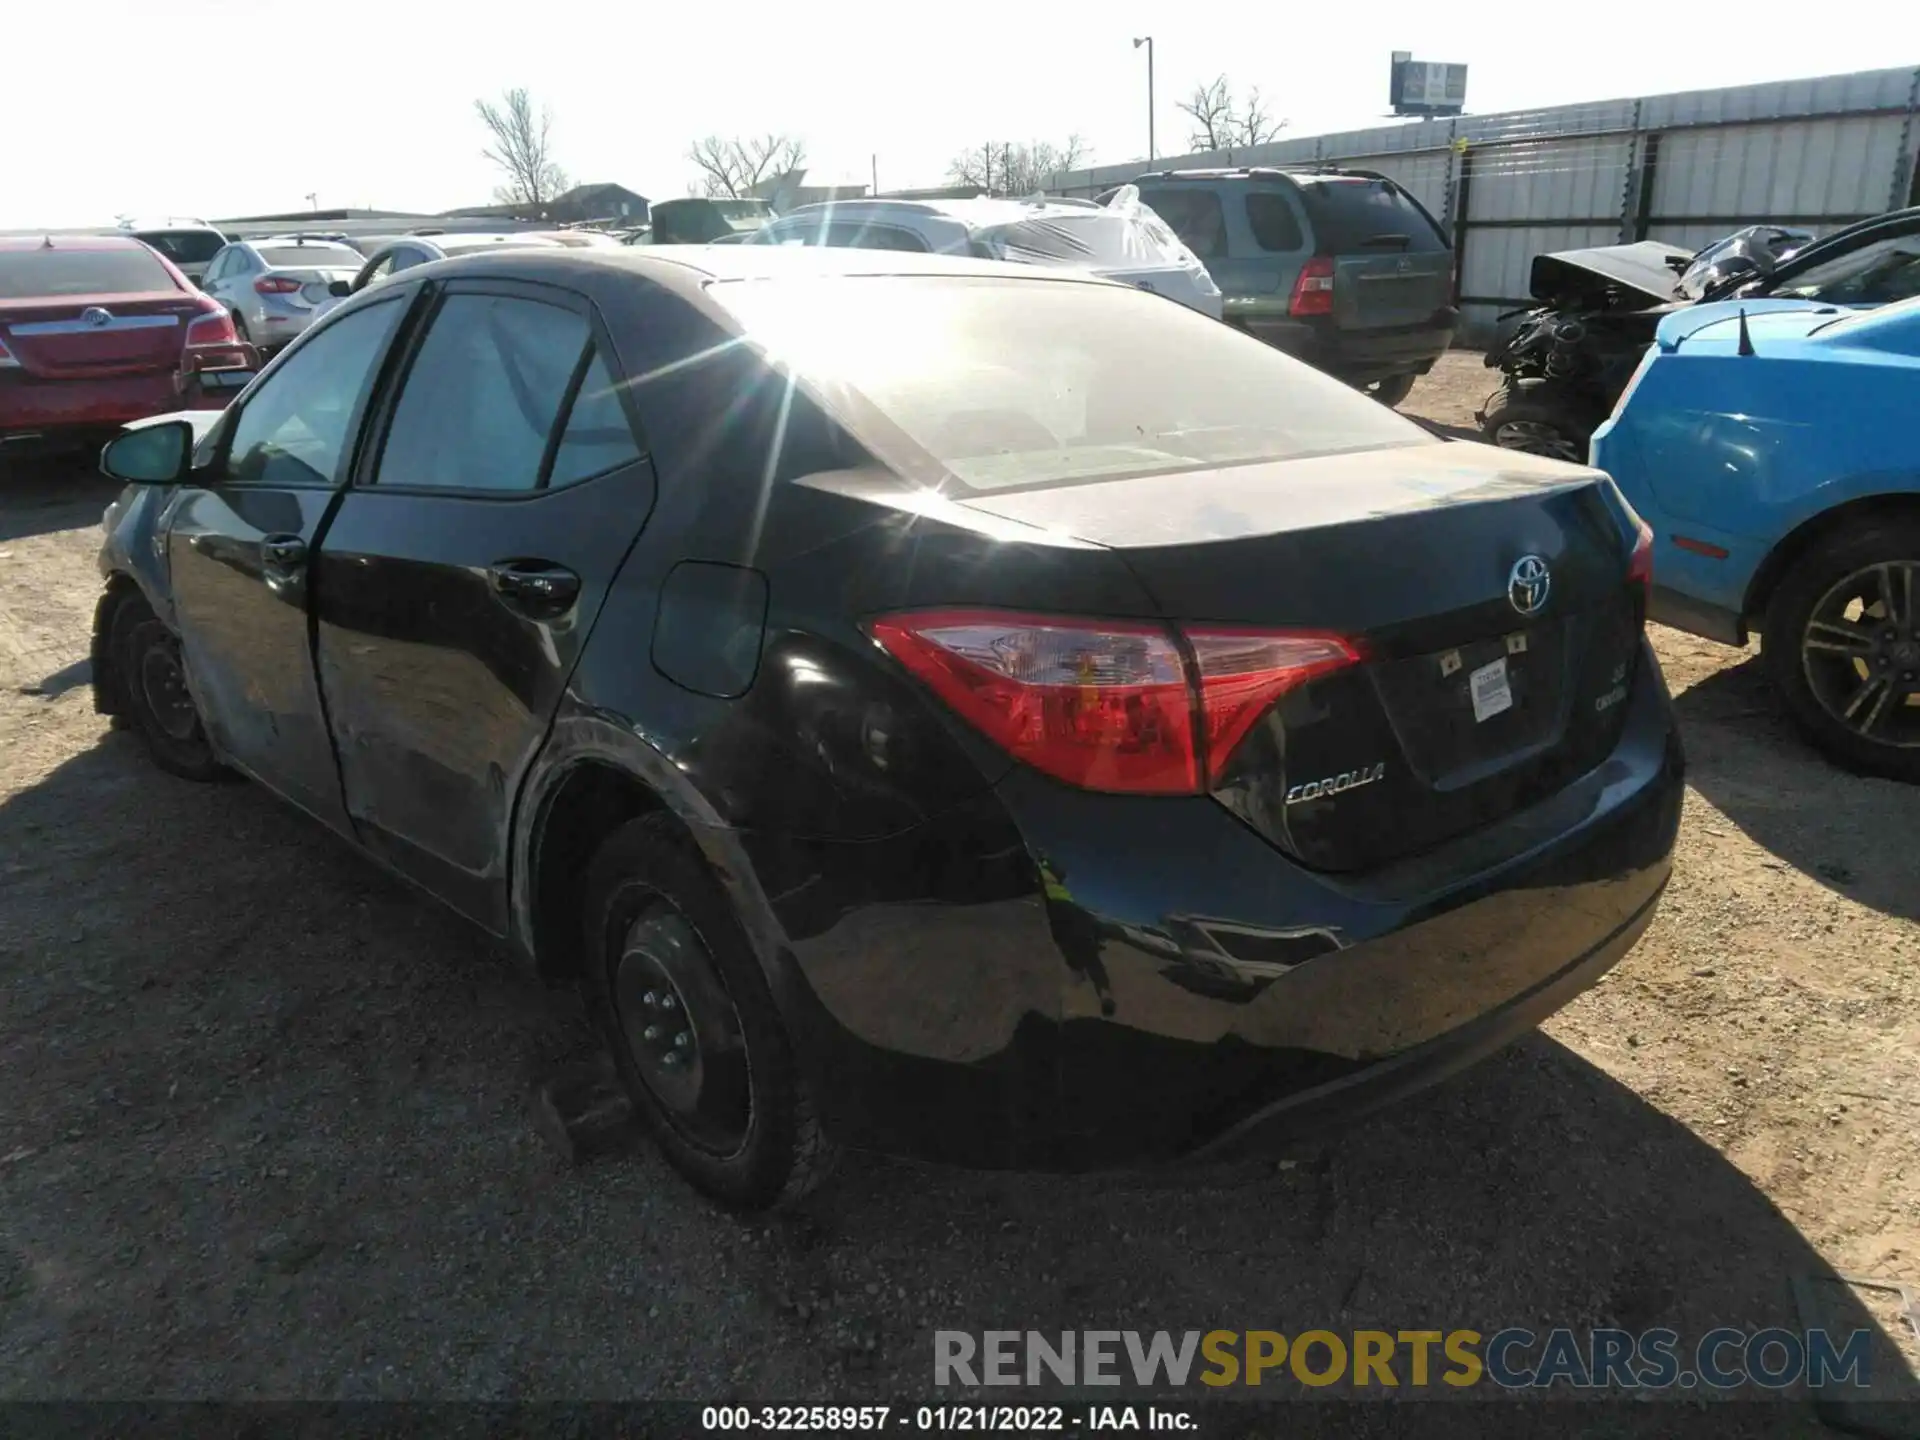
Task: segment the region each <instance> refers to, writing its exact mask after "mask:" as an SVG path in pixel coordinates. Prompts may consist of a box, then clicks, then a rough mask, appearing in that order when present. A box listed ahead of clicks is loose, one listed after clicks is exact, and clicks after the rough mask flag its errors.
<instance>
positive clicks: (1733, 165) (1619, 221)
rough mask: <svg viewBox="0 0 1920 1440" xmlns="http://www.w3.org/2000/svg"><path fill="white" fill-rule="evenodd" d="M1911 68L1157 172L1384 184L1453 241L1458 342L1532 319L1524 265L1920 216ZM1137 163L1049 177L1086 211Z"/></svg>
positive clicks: (1469, 118)
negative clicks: (1327, 175)
mask: <svg viewBox="0 0 1920 1440" xmlns="http://www.w3.org/2000/svg"><path fill="white" fill-rule="evenodd" d="M1916 152H1920V66H1916V67H1913V68H1910V69H1899V70H1868V71H1863V72H1860V73H1858V74H1853V75H1835V76H1829V77H1826V78H1823V79H1817V80H1786V81H1778V82H1774V83H1770V84H1765V85H1744V86H1738V87H1734V88H1731V89H1725V90H1694V91H1688V92H1686V93H1683V94H1678V95H1655V96H1648V97H1644V98H1641V99H1637V100H1610V101H1602V102H1599V103H1596V104H1590V105H1565V106H1558V107H1555V108H1553V109H1549V110H1530V111H1511V112H1508V113H1506V114H1500V115H1464V116H1460V117H1458V118H1455V119H1451V120H1425V121H1417V122H1410V123H1405V124H1400V125H1393V126H1383V127H1380V128H1377V129H1372V130H1356V131H1350V132H1347V133H1345V134H1339V135H1318V136H1303V137H1301V138H1299V139H1293V140H1281V141H1276V142H1274V143H1273V144H1270V145H1256V146H1249V147H1247V148H1244V149H1237V150H1217V151H1208V152H1202V153H1198V154H1192V155H1181V156H1177V157H1163V158H1161V159H1158V160H1156V161H1154V162H1153V164H1152V167H1151V168H1153V169H1155V170H1170V169H1189V168H1193V169H1197V168H1204V167H1210V166H1223V165H1224V166H1234V165H1314V164H1336V163H1337V164H1341V165H1350V166H1354V167H1356V168H1360V169H1368V170H1377V171H1379V172H1381V173H1382V174H1385V175H1390V176H1392V177H1393V178H1394V179H1395V180H1397V181H1398V182H1399V183H1400V184H1402V185H1404V186H1406V188H1407V189H1408V190H1410V191H1412V192H1413V193H1414V194H1415V195H1417V196H1418V197H1419V198H1420V200H1421V202H1422V203H1423V204H1425V205H1426V207H1427V208H1428V209H1429V210H1431V211H1432V212H1433V214H1434V216H1435V217H1436V218H1437V219H1439V220H1440V222H1441V223H1442V225H1443V226H1445V227H1446V229H1447V231H1448V233H1449V234H1450V235H1451V236H1452V237H1453V243H1454V251H1455V257H1456V258H1455V275H1454V289H1455V294H1456V297H1457V299H1458V301H1459V303H1460V306H1461V309H1462V311H1463V312H1464V317H1463V323H1462V327H1461V329H1462V338H1463V339H1465V340H1467V341H1469V342H1472V341H1477V340H1481V339H1484V338H1485V336H1486V335H1487V334H1488V333H1489V332H1490V330H1491V328H1492V324H1493V320H1494V317H1495V316H1497V315H1498V314H1500V312H1502V311H1504V310H1511V309H1514V308H1517V307H1519V306H1523V305H1526V304H1528V303H1530V301H1529V299H1528V294H1527V286H1528V279H1527V277H1528V271H1529V268H1530V266H1531V264H1532V261H1533V257H1534V256H1535V255H1538V254H1541V253H1543V252H1546V251H1551V250H1571V249H1577V248H1580V247H1582V246H1587V245H1613V244H1622V243H1627V242H1630V241H1634V240H1663V241H1666V242H1667V243H1669V244H1673V245H1682V246H1687V247H1690V248H1697V247H1699V246H1702V245H1705V244H1707V243H1708V242H1710V241H1712V240H1715V239H1718V238H1719V237H1720V236H1722V235H1725V234H1727V233H1728V232H1729V231H1732V230H1737V229H1739V228H1741V227H1742V226H1745V225H1754V224H1761V223H1774V224H1781V225H1794V226H1799V227H1801V228H1804V229H1811V230H1815V231H1825V230H1831V229H1835V228H1838V227H1839V226H1841V225H1845V224H1849V223H1851V222H1852V221H1855V220H1861V219H1865V218H1866V217H1867V216H1869V215H1877V214H1880V213H1881V212H1882V211H1885V210H1890V209H1896V208H1898V207H1900V206H1903V205H1913V204H1920V169H1917V168H1916V163H1915V162H1916ZM1146 168H1148V167H1146V166H1144V165H1143V164H1141V163H1139V162H1134V163H1132V164H1126V165H1104V166H1099V167H1096V168H1094V169H1090V170H1076V171H1072V172H1069V173H1065V174H1061V175H1056V176H1055V177H1053V178H1054V183H1053V184H1052V185H1051V186H1050V187H1049V188H1050V189H1052V190H1054V191H1056V192H1057V193H1061V194H1068V195H1095V194H1098V193H1099V192H1101V191H1103V190H1106V189H1110V188H1111V187H1113V186H1115V185H1119V184H1123V183H1125V182H1126V181H1128V180H1131V179H1133V178H1134V177H1136V176H1137V175H1139V174H1140V173H1141V171H1142V170H1143V169H1146Z"/></svg>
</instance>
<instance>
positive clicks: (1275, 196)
mask: <svg viewBox="0 0 1920 1440" xmlns="http://www.w3.org/2000/svg"><path fill="white" fill-rule="evenodd" d="M1247 225H1248V227H1249V228H1250V229H1251V230H1252V231H1253V243H1254V244H1256V245H1258V246H1259V247H1260V248H1261V249H1262V250H1266V251H1270V252H1273V253H1276V254H1289V255H1290V254H1293V253H1295V252H1297V251H1300V250H1304V249H1306V248H1307V241H1306V237H1305V236H1304V235H1302V234H1301V233H1300V217H1299V216H1297V215H1296V214H1294V211H1293V203H1292V202H1291V201H1290V200H1288V199H1287V197H1286V196H1284V195H1282V194H1280V192H1279V191H1277V190H1253V191H1250V192H1248V195H1247Z"/></svg>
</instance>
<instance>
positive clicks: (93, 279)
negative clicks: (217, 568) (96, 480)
mask: <svg viewBox="0 0 1920 1440" xmlns="http://www.w3.org/2000/svg"><path fill="white" fill-rule="evenodd" d="M256 363H257V360H256V357H255V356H254V354H253V352H252V351H251V350H250V349H249V348H247V347H246V346H244V345H242V344H240V343H239V341H238V339H237V337H236V336H235V334H234V330H233V324H232V322H231V321H230V320H229V319H228V318H227V312H226V311H225V310H224V309H222V308H221V307H220V306H219V305H218V304H216V303H215V302H214V301H212V300H210V299H208V298H207V297H206V296H205V295H202V294H201V293H200V292H199V291H198V290H196V289H195V288H194V287H193V285H192V284H191V283H190V282H189V281H188V280H187V278H186V276H184V275H182V274H181V273H180V271H179V270H178V269H176V268H175V267H174V266H173V265H172V264H171V263H170V262H168V261H167V260H165V259H163V258H162V257H161V256H160V255H159V253H158V252H156V251H154V250H153V249H151V248H149V247H148V246H147V245H145V244H143V243H141V242H140V241H138V240H136V239H134V238H132V237H131V236H121V235H34V236H0V454H6V453H20V452H22V451H24V450H27V449H34V450H41V449H63V448H68V447H75V446H81V445H85V444H87V443H88V442H90V441H94V440H97V439H101V438H104V436H105V435H106V434H108V433H111V432H112V431H113V430H115V429H117V428H118V427H119V426H120V425H122V424H124V423H125V422H126V421H129V420H134V419H138V418H139V417H141V416H144V415H153V414H157V413H159V412H161V411H167V410H179V409H182V408H186V407H208V408H218V407H219V406H222V405H225V404H226V403H227V401H228V400H229V399H231V398H232V397H233V396H234V395H236V394H238V393H239V391H240V389H241V388H242V387H243V386H244V385H245V384H246V383H247V382H248V381H249V380H251V379H252V378H253V372H254V368H255V366H256Z"/></svg>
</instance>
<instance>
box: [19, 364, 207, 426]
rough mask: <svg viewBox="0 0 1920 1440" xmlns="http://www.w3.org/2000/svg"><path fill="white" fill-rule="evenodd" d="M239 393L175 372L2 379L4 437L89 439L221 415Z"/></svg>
mask: <svg viewBox="0 0 1920 1440" xmlns="http://www.w3.org/2000/svg"><path fill="white" fill-rule="evenodd" d="M238 393H239V392H238V390H237V389H233V390H227V389H214V388H211V387H208V388H206V389H205V390H204V391H203V390H202V388H201V387H200V386H198V385H197V384H196V383H191V382H184V381H183V380H182V378H181V376H180V375H179V374H178V373H177V372H174V371H167V372H164V373H161V374H154V375H131V376H116V377H113V378H109V379H100V380H29V379H26V378H24V377H21V376H18V375H14V376H10V377H4V378H0V435H9V436H20V435H26V434H33V433H48V434H54V435H58V434H62V433H66V434H77V435H78V434H86V433H89V432H94V431H100V430H111V429H113V428H115V427H116V426H120V425H124V424H126V423H127V422H128V421H129V420H140V419H144V418H145V417H147V416H149V415H163V414H165V413H166V412H168V411H170V410H180V409H220V408H223V407H224V406H225V405H226V403H227V401H228V400H230V399H231V398H232V397H233V395H235V394H238Z"/></svg>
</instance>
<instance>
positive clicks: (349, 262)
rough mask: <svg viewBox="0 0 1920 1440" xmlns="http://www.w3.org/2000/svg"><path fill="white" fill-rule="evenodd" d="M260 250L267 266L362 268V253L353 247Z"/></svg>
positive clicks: (271, 247) (288, 247) (293, 246)
mask: <svg viewBox="0 0 1920 1440" xmlns="http://www.w3.org/2000/svg"><path fill="white" fill-rule="evenodd" d="M259 250H260V258H261V259H263V260H265V261H266V262H267V264H269V265H281V266H286V267H289V268H291V269H300V268H302V267H304V266H311V265H321V266H326V267H328V268H331V269H335V270H358V269H359V268H360V252H359V251H358V250H355V249H354V248H353V247H352V246H351V245H262V246H260V247H259Z"/></svg>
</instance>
